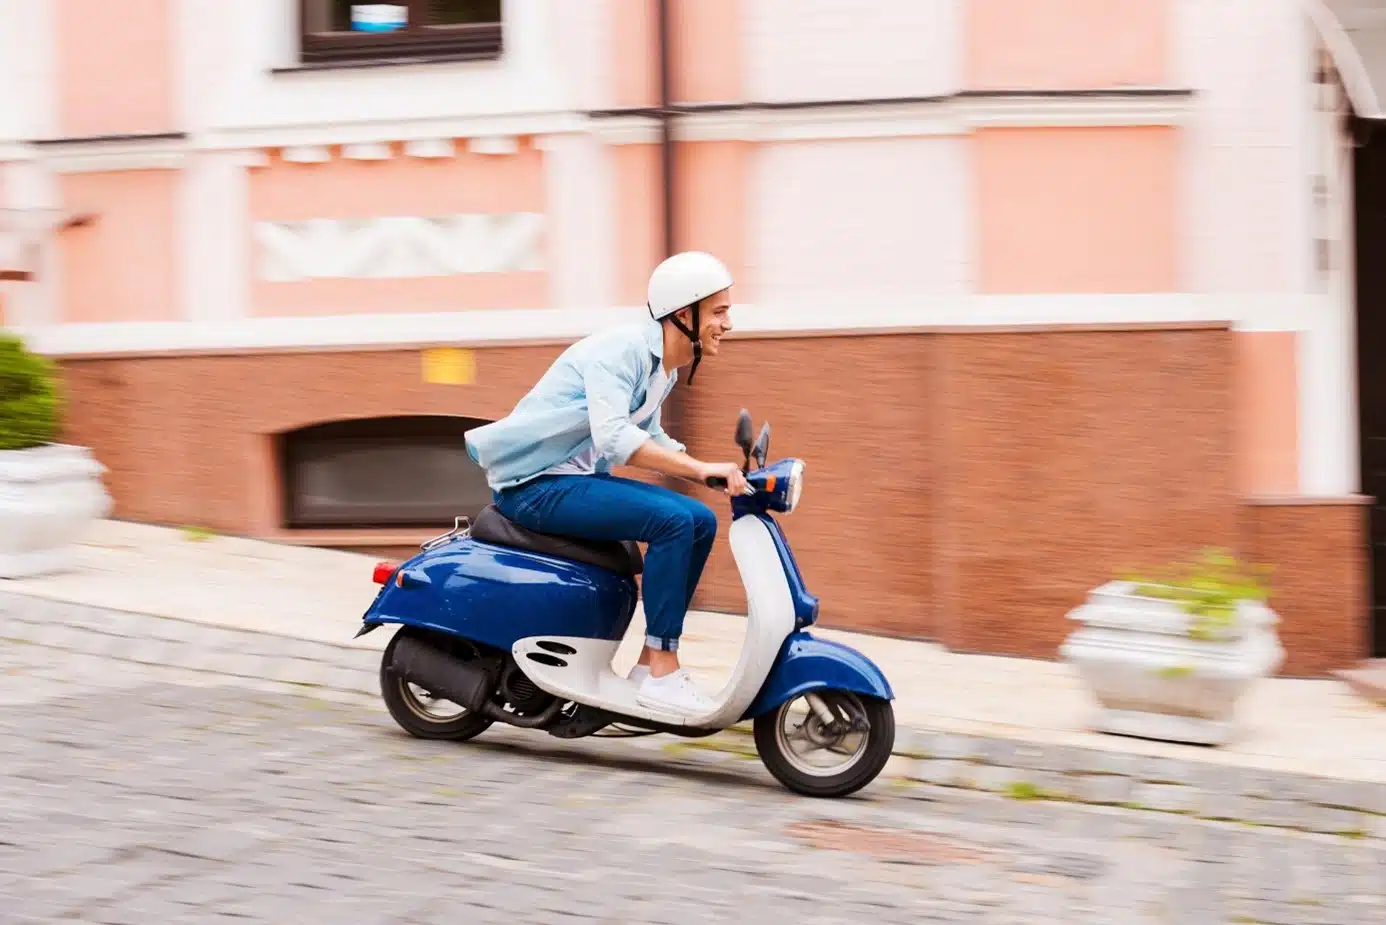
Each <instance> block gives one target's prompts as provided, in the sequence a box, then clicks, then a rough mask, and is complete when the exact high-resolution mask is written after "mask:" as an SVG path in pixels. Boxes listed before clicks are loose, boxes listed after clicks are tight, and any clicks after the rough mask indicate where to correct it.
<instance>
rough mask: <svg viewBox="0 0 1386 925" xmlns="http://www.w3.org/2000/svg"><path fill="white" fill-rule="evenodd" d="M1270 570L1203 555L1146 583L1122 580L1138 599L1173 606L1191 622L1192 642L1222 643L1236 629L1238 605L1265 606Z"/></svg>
mask: <svg viewBox="0 0 1386 925" xmlns="http://www.w3.org/2000/svg"><path fill="white" fill-rule="evenodd" d="M1270 575H1271V567H1270V566H1267V565H1255V566H1249V567H1248V566H1245V565H1243V564H1242V563H1240V562H1238V561H1237V559H1236V558H1235V557H1234V556H1232V555H1231V554H1230V553H1228V552H1227V551H1225V550H1222V549H1206V550H1204V551H1203V553H1202V554H1201V555H1200V556H1199V557H1198V558H1197V559H1196V560H1194V561H1193V562H1176V563H1174V564H1172V565H1168V566H1166V567H1164V568H1163V569H1160V570H1159V571H1158V572H1156V573H1155V574H1154V575H1152V576H1151V577H1144V576H1141V575H1128V576H1125V577H1126V580H1128V581H1130V582H1132V583H1133V584H1134V585H1135V587H1134V588H1133V589H1132V593H1134V594H1136V595H1137V596H1139V597H1145V598H1151V599H1153V600H1160V601H1173V602H1175V603H1177V604H1178V605H1179V606H1180V607H1181V608H1182V609H1183V610H1184V612H1185V613H1187V614H1189V615H1190V616H1191V617H1192V618H1193V619H1192V620H1191V621H1190V624H1189V636H1190V638H1192V639H1199V640H1216V639H1221V638H1225V637H1226V636H1227V635H1228V634H1229V633H1230V632H1231V631H1232V630H1233V629H1234V628H1235V626H1236V620H1237V605H1238V603H1240V602H1241V601H1261V602H1263V603H1264V602H1265V601H1266V600H1267V599H1268V598H1269V596H1270V589H1269V581H1270Z"/></svg>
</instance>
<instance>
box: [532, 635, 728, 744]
mask: <svg viewBox="0 0 1386 925" xmlns="http://www.w3.org/2000/svg"><path fill="white" fill-rule="evenodd" d="M618 648H620V643H619V642H611V641H608V640H604V639H586V638H579V637H570V636H543V637H530V638H527V639H521V640H520V641H519V642H517V643H515V645H514V646H513V647H512V649H511V652H512V654H513V655H514V656H515V661H516V663H518V664H519V666H520V668H521V669H522V670H523V671H524V673H525V674H526V675H527V676H528V677H529V678H530V680H532V681H533V682H534V683H535V684H537V685H538V686H539V687H541V688H543V689H544V690H545V691H547V692H549V693H550V694H553V695H554V696H555V697H561V698H563V699H564V700H571V701H573V702H574V703H580V704H583V705H585V706H589V707H596V708H597V709H600V710H605V711H606V712H608V713H614V714H617V715H619V716H625V717H630V718H632V719H644V720H649V721H651V722H655V723H662V724H664V725H666V726H686V727H692V728H712V726H709V725H707V724H706V720H707V719H708V718H711V717H703V716H684V715H681V714H678V713H669V712H666V711H664V710H653V709H650V708H649V707H647V706H644V705H643V704H641V703H640V702H639V700H637V699H636V694H637V692H638V690H639V685H637V684H636V683H635V682H634V681H630V680H628V679H626V678H622V677H620V676H619V675H617V674H616V673H615V672H614V671H612V670H611V660H612V658H613V657H614V656H615V654H616V650H617V649H618ZM715 713H716V710H714V713H713V716H715Z"/></svg>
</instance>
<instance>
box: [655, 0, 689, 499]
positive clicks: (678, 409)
mask: <svg viewBox="0 0 1386 925" xmlns="http://www.w3.org/2000/svg"><path fill="white" fill-rule="evenodd" d="M669 14H670V10H669V0H655V23H656V34H655V59H656V60H657V61H658V62H659V155H660V182H661V184H662V185H663V189H662V190H661V192H662V193H663V197H662V202H663V205H664V216H663V218H664V229H663V230H664V240H663V242H662V243H663V245H664V247H663V250H664V254H663V256H665V257H669V256H672V255H673V254H674V252H675V251H676V250H677V249H678V241H677V240H676V239H675V232H674V226H675V219H676V215H675V211H674V210H675V208H676V206H675V204H674V190H675V189H676V187H675V182H676V174H675V172H674V137H673V119H674V112H673V110H672V108H671V106H672V99H671V97H672V96H673V91H672V84H673V80H672V77H671V73H670V72H671V68H670V58H671V55H670V49H671V46H672V44H673V43H672V42H671V41H670V32H671V31H672V29H671V24H670V18H671V17H670V15H669ZM685 388H687V385H681V386H679V387H677V388H675V389H674V391H673V392H671V393H669V398H668V399H667V400H666V401H665V402H664V407H663V409H662V410H661V412H660V418H661V423H662V424H663V425H664V429H665V430H667V431H668V432H669V433H670V434H672V435H673V436H674V438H675V439H676V440H681V441H682V442H684V443H687V442H688V439H687V437H688V435H687V434H686V433H685V432H684V431H685V428H684V426H683V425H684V422H685V410H686V408H687V403H686V401H685V396H684V389H685ZM663 481H664V484H665V486H666V487H668V488H671V489H673V490H674V491H677V492H681V493H683V494H687V493H689V490H690V486H689V484H688V483H687V482H685V481H684V480H683V479H676V478H666V479H663Z"/></svg>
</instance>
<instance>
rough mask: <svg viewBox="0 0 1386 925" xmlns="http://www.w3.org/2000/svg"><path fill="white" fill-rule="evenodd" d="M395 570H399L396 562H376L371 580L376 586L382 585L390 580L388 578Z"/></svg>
mask: <svg viewBox="0 0 1386 925" xmlns="http://www.w3.org/2000/svg"><path fill="white" fill-rule="evenodd" d="M397 568H399V563H398V562H377V563H376V565H375V573H374V574H373V575H372V576H371V580H372V581H374V582H375V583H376V584H378V585H383V584H384V583H385V582H387V581H389V580H390V576H391V575H393V574H394V573H395V569H397Z"/></svg>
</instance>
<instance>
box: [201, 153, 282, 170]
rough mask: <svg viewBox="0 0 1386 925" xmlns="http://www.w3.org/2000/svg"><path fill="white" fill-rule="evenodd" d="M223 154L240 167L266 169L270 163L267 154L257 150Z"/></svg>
mask: <svg viewBox="0 0 1386 925" xmlns="http://www.w3.org/2000/svg"><path fill="white" fill-rule="evenodd" d="M207 153H209V154H215V153H223V152H213V151H209V152H207ZM224 153H225V154H227V155H229V156H230V157H233V158H235V161H236V163H237V164H240V165H241V166H242V167H268V166H269V163H270V159H269V154H268V153H266V152H264V151H260V150H258V149H255V150H246V151H234V150H233V151H226V152H224Z"/></svg>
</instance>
